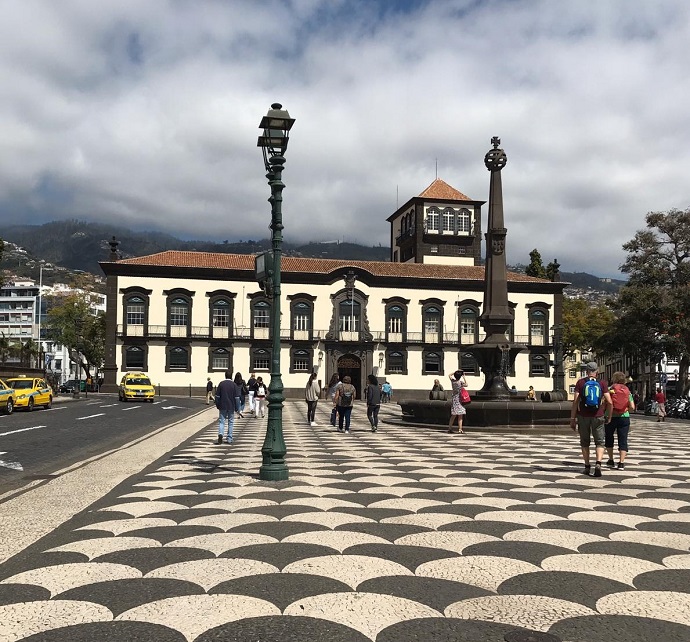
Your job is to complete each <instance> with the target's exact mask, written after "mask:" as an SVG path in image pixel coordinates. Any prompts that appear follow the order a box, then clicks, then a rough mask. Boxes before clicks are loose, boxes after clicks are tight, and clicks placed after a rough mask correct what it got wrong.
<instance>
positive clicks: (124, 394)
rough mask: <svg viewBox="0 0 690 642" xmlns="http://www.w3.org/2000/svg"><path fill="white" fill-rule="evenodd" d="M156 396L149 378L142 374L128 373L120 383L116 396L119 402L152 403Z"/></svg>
mask: <svg viewBox="0 0 690 642" xmlns="http://www.w3.org/2000/svg"><path fill="white" fill-rule="evenodd" d="M155 395H156V390H155V388H154V387H153V384H152V383H151V379H149V376H148V375H147V374H145V373H143V372H128V373H127V374H126V375H125V376H124V377H122V380H121V381H120V388H119V389H118V393H117V396H118V398H119V399H120V401H127V400H128V399H134V400H140V401H150V402H151V403H153V398H154V397H155Z"/></svg>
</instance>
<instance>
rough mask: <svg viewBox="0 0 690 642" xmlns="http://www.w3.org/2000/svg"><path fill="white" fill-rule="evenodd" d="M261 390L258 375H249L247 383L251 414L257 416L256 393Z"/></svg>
mask: <svg viewBox="0 0 690 642" xmlns="http://www.w3.org/2000/svg"><path fill="white" fill-rule="evenodd" d="M258 388H259V384H258V383H257V382H256V375H255V374H254V373H253V372H252V373H251V374H250V375H249V379H248V381H247V394H248V395H249V412H250V413H251V414H253V415H254V414H256V403H255V401H256V391H257V390H258Z"/></svg>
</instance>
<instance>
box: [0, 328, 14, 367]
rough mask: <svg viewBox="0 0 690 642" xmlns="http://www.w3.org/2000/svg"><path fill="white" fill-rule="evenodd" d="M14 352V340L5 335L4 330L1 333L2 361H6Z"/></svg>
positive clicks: (0, 348)
mask: <svg viewBox="0 0 690 642" xmlns="http://www.w3.org/2000/svg"><path fill="white" fill-rule="evenodd" d="M11 354H12V342H11V341H10V340H9V339H8V338H7V337H6V336H5V333H4V332H3V333H2V335H0V363H6V362H7V360H8V359H9V358H10V355H11Z"/></svg>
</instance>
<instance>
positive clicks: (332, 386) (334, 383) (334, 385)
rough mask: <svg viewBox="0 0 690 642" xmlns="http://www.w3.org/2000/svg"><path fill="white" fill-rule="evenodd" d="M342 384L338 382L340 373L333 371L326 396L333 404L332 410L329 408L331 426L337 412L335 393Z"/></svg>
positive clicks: (333, 423) (333, 424)
mask: <svg viewBox="0 0 690 642" xmlns="http://www.w3.org/2000/svg"><path fill="white" fill-rule="evenodd" d="M341 385H342V384H341V383H340V375H339V374H338V373H337V372H334V373H333V376H332V377H331V380H330V381H329V382H328V396H329V397H330V399H331V403H332V404H333V410H331V426H334V427H335V418H336V414H337V410H336V406H335V393H336V392H337V390H338V387H339V386H341Z"/></svg>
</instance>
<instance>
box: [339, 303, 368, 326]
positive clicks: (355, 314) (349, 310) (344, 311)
mask: <svg viewBox="0 0 690 642" xmlns="http://www.w3.org/2000/svg"><path fill="white" fill-rule="evenodd" d="M361 314H362V306H361V305H360V304H359V302H358V301H356V300H355V299H346V300H345V301H342V302H341V303H340V306H339V308H338V326H339V329H340V332H359V329H360V327H361V321H360V315H361Z"/></svg>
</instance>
